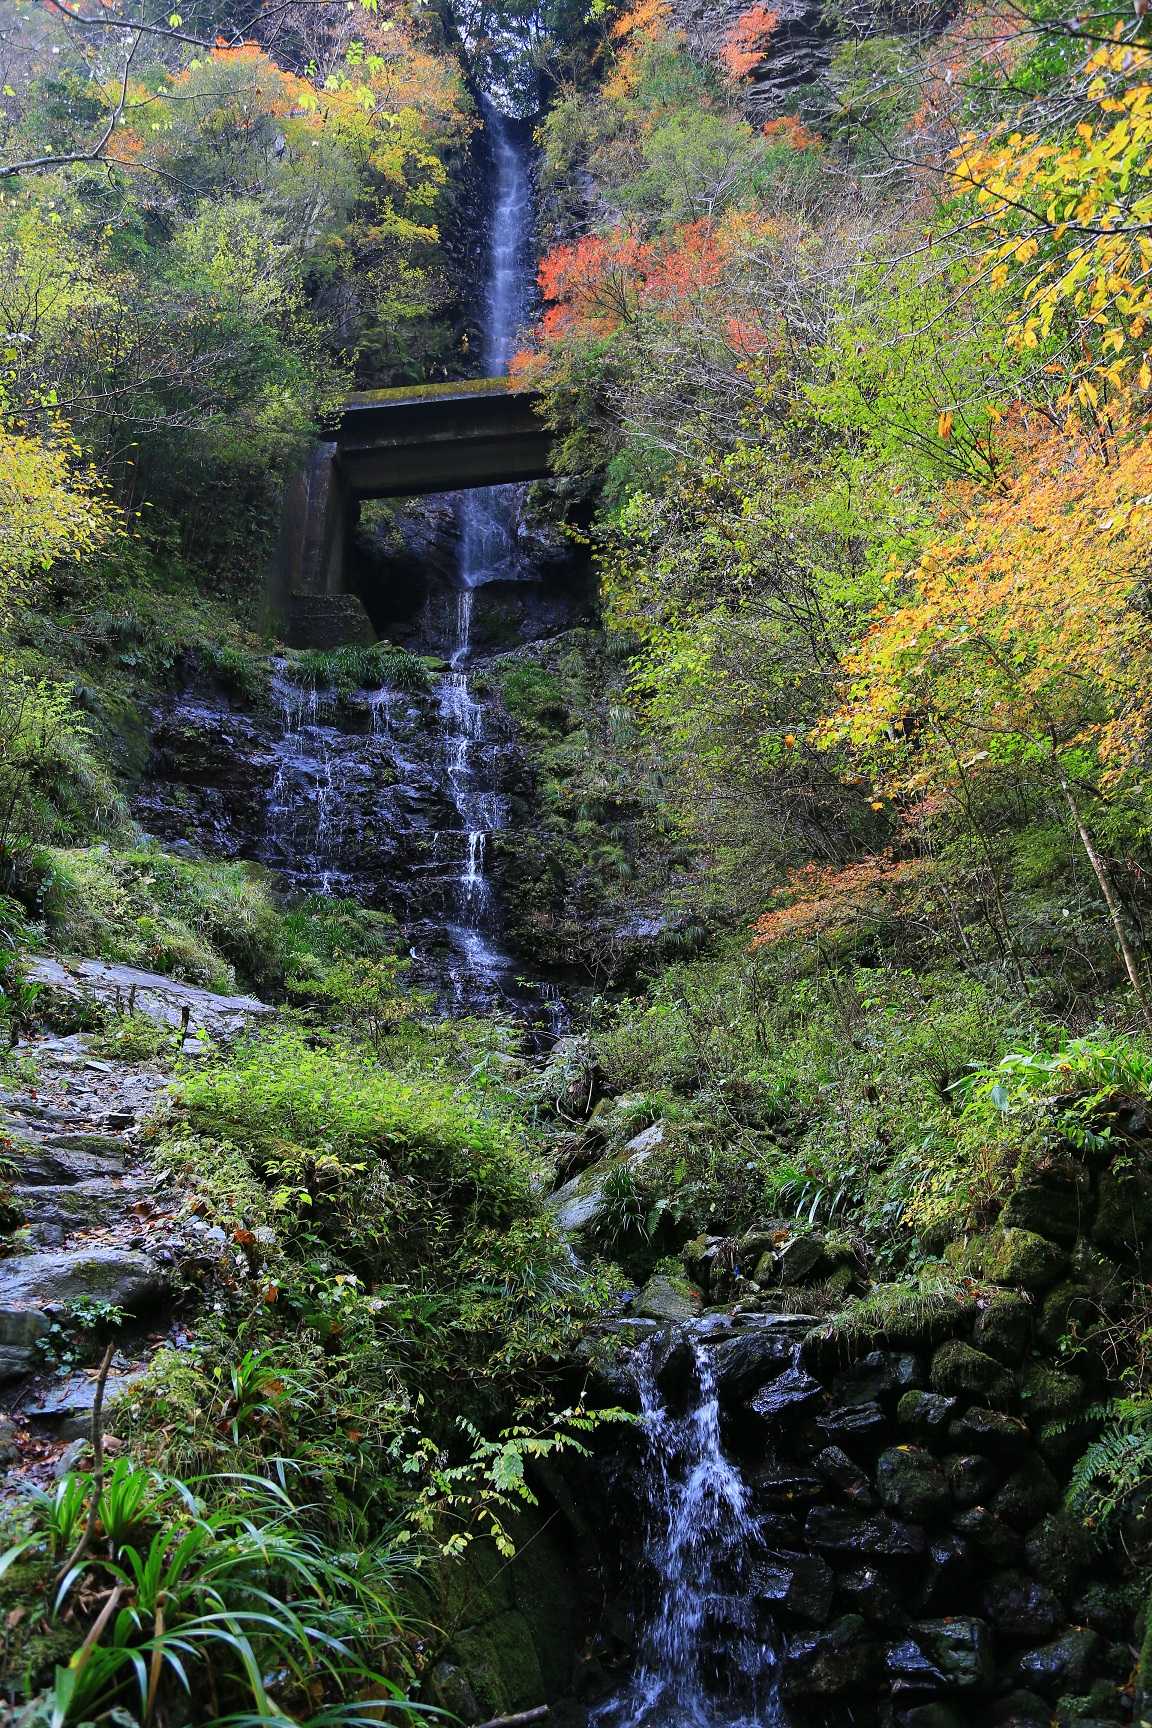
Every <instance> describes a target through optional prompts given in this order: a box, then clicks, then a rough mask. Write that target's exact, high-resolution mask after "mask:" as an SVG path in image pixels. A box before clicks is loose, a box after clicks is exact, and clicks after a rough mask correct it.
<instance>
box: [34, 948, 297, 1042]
mask: <svg viewBox="0 0 1152 1728" xmlns="http://www.w3.org/2000/svg"><path fill="white" fill-rule="evenodd" d="M27 972H28V976H29V977H30V978H32V979H34V980H35V981H36V982H37V983H39V984H46V985H49V986H50V987H51V988H52V989H54V990H62V991H64V992H65V993H66V994H68V995H69V996H74V997H76V998H77V999H85V1000H89V1001H91V1000H93V999H95V1000H96V1001H98V1002H107V1003H110V1004H114V1003H117V1002H119V1004H120V1005H121V1006H126V1005H127V1002H128V999H129V997H130V996H131V997H132V998H133V1001H134V1004H135V1008H136V1012H137V1013H138V1014H147V1016H148V1017H149V1019H151V1020H158V1021H159V1022H160V1023H161V1024H162V1025H166V1026H179V1025H180V1022H181V1020H182V1018H183V1014H184V1010H185V1008H187V1009H188V1010H189V1026H190V1030H192V1031H197V1030H204V1031H207V1032H210V1033H212V1035H213V1036H214V1037H228V1036H231V1035H234V1034H235V1033H237V1032H241V1031H243V1029H244V1027H245V1026H246V1025H247V1024H248V1022H249V1021H250V1020H252V1019H255V1018H256V1017H258V1016H260V1015H264V1014H271V1013H273V1012H274V1010H273V1009H272V1008H271V1007H270V1006H269V1005H268V1003H267V1002H261V1001H259V1000H258V999H257V998H256V997H255V996H222V995H219V994H218V993H217V992H216V991H214V990H204V989H201V988H200V986H199V985H196V984H181V983H179V982H178V981H177V980H176V979H175V978H165V977H164V976H163V975H162V974H161V973H159V972H142V971H140V970H139V968H137V967H135V966H119V965H117V964H115V963H114V962H112V961H109V960H67V961H64V960H54V959H53V958H52V957H51V956H50V955H47V954H37V955H33V956H32V957H31V958H30V959H29V960H28V962H27ZM133 993H134V994H133Z"/></svg>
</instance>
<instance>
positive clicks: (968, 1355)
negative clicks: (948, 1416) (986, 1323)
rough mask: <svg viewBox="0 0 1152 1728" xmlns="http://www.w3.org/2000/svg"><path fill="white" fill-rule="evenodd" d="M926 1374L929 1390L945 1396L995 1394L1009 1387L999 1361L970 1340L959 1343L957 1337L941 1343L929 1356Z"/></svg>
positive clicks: (997, 1394) (1003, 1392)
mask: <svg viewBox="0 0 1152 1728" xmlns="http://www.w3.org/2000/svg"><path fill="white" fill-rule="evenodd" d="M930 1378H931V1381H932V1389H933V1391H935V1392H941V1393H943V1394H944V1395H945V1396H946V1397H955V1396H959V1395H961V1394H964V1395H967V1396H969V1397H972V1396H977V1395H981V1394H983V1395H987V1396H991V1397H994V1398H995V1397H999V1396H1003V1395H1005V1394H1006V1393H1007V1392H1008V1391H1009V1390H1010V1382H1009V1379H1008V1376H1007V1375H1006V1374H1005V1371H1004V1368H1003V1366H1002V1365H1001V1363H999V1362H998V1361H997V1360H996V1358H995V1357H994V1356H986V1355H985V1354H984V1352H983V1351H982V1350H974V1349H973V1348H972V1345H971V1344H964V1343H962V1342H961V1340H960V1339H959V1338H952V1339H950V1340H949V1341H948V1343H947V1344H941V1346H940V1348H939V1349H938V1350H937V1352H936V1354H935V1355H934V1356H933V1358H932V1369H931V1375H930Z"/></svg>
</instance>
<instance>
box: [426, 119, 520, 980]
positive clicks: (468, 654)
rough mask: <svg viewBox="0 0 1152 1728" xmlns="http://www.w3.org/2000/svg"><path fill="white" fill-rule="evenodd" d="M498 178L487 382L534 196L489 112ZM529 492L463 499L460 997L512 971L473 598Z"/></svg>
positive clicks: (454, 717) (449, 714)
mask: <svg viewBox="0 0 1152 1728" xmlns="http://www.w3.org/2000/svg"><path fill="white" fill-rule="evenodd" d="M485 124H486V131H487V136H488V139H489V143H490V147H491V152H492V164H493V175H494V192H495V196H494V208H493V221H492V230H491V236H490V241H489V248H488V269H487V275H486V281H485V297H484V320H483V333H484V340H483V363H484V369H485V371H486V372H487V373H488V374H489V376H492V377H495V376H497V375H499V374H502V373H504V372H505V371H507V368H508V362H509V360H510V359H511V357H512V353H513V350H514V347H515V343H516V335H517V331H518V329H519V326H520V321H521V319H522V317H523V313H524V307H525V303H526V295H527V285H528V276H529V258H528V239H529V233H530V227H531V214H532V193H531V182H530V177H529V172H528V163H527V160H526V155H525V151H524V147H523V144H522V142H521V140H520V138H519V137H518V135H517V131H516V128H515V126H514V125H513V124H512V123H511V122H510V121H509V120H508V119H507V118H506V117H505V116H504V115H502V114H499V113H497V112H496V111H495V110H494V109H492V108H489V109H488V110H487V112H486V116H485ZM522 494H523V488H522V487H520V486H490V487H485V488H480V489H477V490H475V491H471V492H465V493H462V494H461V496H460V499H459V501H458V504H457V523H458V527H459V548H460V549H459V561H458V565H457V580H458V582H459V592H458V595H457V602H456V616H455V630H454V637H453V641H452V644H451V649H450V654H449V665H450V667H451V670H450V671H449V672H448V674H447V675H446V677H445V679H444V683H443V686H442V689H441V694H440V714H441V718H442V720H443V723H444V742H445V754H446V759H447V769H448V784H449V787H450V791H451V796H452V801H453V803H454V805H455V807H456V811H457V814H458V815H459V817H460V862H459V870H458V876H457V883H456V917H455V921H454V922H453V923H452V924H451V925H450V926H449V935H450V936H451V938H452V941H453V945H454V947H455V949H456V951H457V957H458V964H457V966H456V967H455V968H454V969H453V971H452V982H453V988H454V991H455V994H456V995H457V997H458V998H460V999H463V998H464V996H465V995H466V994H467V992H468V988H469V985H470V984H471V985H473V986H474V985H476V984H477V983H478V984H480V985H481V986H482V987H489V988H491V987H494V986H499V984H500V983H501V981H502V980H506V979H509V978H511V976H512V972H513V962H512V959H511V957H510V956H509V955H507V954H505V953H504V952H503V951H502V950H501V949H500V947H499V946H498V944H497V943H496V942H495V940H494V938H493V935H492V930H491V924H492V912H493V908H492V893H491V888H490V884H489V882H488V878H487V860H488V841H489V837H490V836H491V835H492V834H493V833H495V832H498V831H499V829H501V828H502V827H503V826H504V823H505V820H506V817H507V808H506V802H505V800H504V799H503V797H501V795H500V794H499V792H498V791H497V790H496V789H495V788H493V787H492V786H490V785H486V784H485V754H484V743H485V737H486V733H487V730H488V722H487V716H486V712H485V706H486V705H485V703H484V702H483V701H481V700H479V699H477V697H476V696H475V695H474V694H473V691H472V686H471V680H470V677H469V672H468V666H469V663H470V660H471V658H472V619H473V608H474V602H475V591H476V589H477V588H481V587H483V586H484V585H485V584H486V583H489V582H495V581H498V580H499V579H500V578H501V577H507V575H508V573H509V567H510V564H511V561H512V556H513V553H514V549H515V542H516V518H517V513H518V511H519V508H520V502H521V498H522Z"/></svg>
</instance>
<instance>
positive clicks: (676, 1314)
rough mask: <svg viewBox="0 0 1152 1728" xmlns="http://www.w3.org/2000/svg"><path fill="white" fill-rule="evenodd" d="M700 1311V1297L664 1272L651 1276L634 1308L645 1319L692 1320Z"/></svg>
mask: <svg viewBox="0 0 1152 1728" xmlns="http://www.w3.org/2000/svg"><path fill="white" fill-rule="evenodd" d="M699 1311H700V1298H699V1296H698V1295H697V1293H696V1292H695V1291H694V1290H692V1289H691V1288H690V1287H689V1286H688V1285H686V1284H683V1283H682V1282H681V1281H680V1280H678V1279H675V1278H667V1277H665V1276H663V1275H662V1274H657V1275H656V1276H654V1277H652V1278H649V1280H648V1282H647V1284H645V1286H644V1288H643V1290H642V1291H641V1292H640V1295H639V1296H638V1297H637V1299H636V1305H635V1308H634V1310H633V1312H634V1313H636V1314H638V1315H639V1316H640V1318H641V1319H645V1320H666V1321H676V1320H692V1319H694V1318H695V1316H696V1315H697V1314H698V1313H699Z"/></svg>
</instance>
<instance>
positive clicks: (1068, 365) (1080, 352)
mask: <svg viewBox="0 0 1152 1728" xmlns="http://www.w3.org/2000/svg"><path fill="white" fill-rule="evenodd" d="M1117 28H1119V27H1117ZM1085 70H1086V73H1087V75H1088V79H1089V82H1088V85H1087V93H1086V114H1087V118H1085V119H1083V120H1081V121H1080V122H1079V123H1078V124H1077V125H1076V126H1075V128H1074V129H1073V130H1072V132H1071V134H1070V135H1065V136H1060V135H1053V134H1052V133H1051V131H1050V130H1049V129H1048V128H1047V127H1045V128H1044V129H1043V130H1042V129H1041V128H1040V122H1039V120H1038V122H1037V129H1036V130H1035V131H1027V130H1022V129H1020V128H1014V129H1013V130H1011V131H1005V130H1001V131H999V132H996V133H993V134H992V135H990V136H977V135H970V136H968V137H966V138H965V139H964V140H963V142H962V143H961V145H960V147H959V148H958V149H957V150H956V151H955V152H954V155H953V162H952V176H953V184H954V186H955V188H956V190H957V191H960V192H968V193H971V194H972V195H973V196H974V198H975V203H976V206H977V211H978V214H977V218H976V226H977V228H978V229H979V230H982V231H983V236H984V247H983V251H982V255H981V259H980V269H981V272H982V273H986V274H987V275H988V277H989V279H990V281H991V284H992V286H993V287H995V288H999V287H1003V286H1004V285H1006V284H1007V283H1009V282H1010V281H1012V280H1016V281H1018V283H1019V289H1018V296H1019V298H1018V305H1017V307H1016V309H1015V310H1014V312H1013V314H1012V316H1011V319H1010V322H1009V327H1008V341H1009V343H1010V344H1011V345H1012V346H1014V347H1016V348H1019V349H1024V350H1029V349H1036V348H1038V347H1039V346H1040V345H1041V344H1042V343H1047V342H1048V341H1049V339H1050V338H1051V337H1053V336H1056V337H1064V338H1071V340H1070V341H1069V342H1068V343H1067V348H1066V353H1065V355H1064V356H1063V360H1064V365H1065V370H1066V373H1067V378H1068V383H1067V389H1066V392H1065V394H1066V399H1067V400H1069V401H1073V400H1075V401H1078V402H1079V403H1080V405H1081V406H1082V407H1084V408H1086V409H1088V410H1090V411H1095V410H1096V409H1097V408H1098V406H1099V403H1100V391H1101V389H1103V388H1107V389H1108V390H1109V392H1110V394H1111V393H1114V392H1115V391H1116V390H1117V389H1119V388H1120V387H1121V386H1123V385H1126V384H1128V383H1129V382H1131V381H1132V380H1133V378H1134V377H1135V378H1138V380H1139V385H1140V388H1141V389H1145V388H1147V386H1148V383H1150V382H1152V370H1150V368H1149V364H1148V343H1149V336H1150V334H1152V332H1150V331H1149V329H1148V320H1149V317H1150V315H1152V277H1150V274H1149V265H1150V264H1152V189H1149V184H1148V176H1149V170H1150V168H1152V51H1150V50H1149V49H1147V48H1142V47H1135V46H1133V45H1131V44H1129V43H1124V42H1120V41H1117V42H1116V43H1114V44H1110V45H1108V46H1106V47H1102V48H1101V49H1100V50H1099V51H1098V52H1097V53H1095V54H1093V55H1092V57H1091V59H1090V60H1089V61H1088V63H1087V66H1086V68H1085ZM1084 378H1087V380H1088V383H1087V386H1085V385H1084V383H1082V382H1081V380H1082V379H1084Z"/></svg>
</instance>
